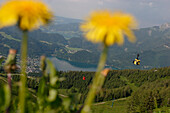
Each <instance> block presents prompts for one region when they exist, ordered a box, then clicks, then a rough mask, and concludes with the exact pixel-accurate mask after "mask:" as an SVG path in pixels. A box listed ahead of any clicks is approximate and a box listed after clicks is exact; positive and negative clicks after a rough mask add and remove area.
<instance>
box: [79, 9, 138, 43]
mask: <svg viewBox="0 0 170 113" xmlns="http://www.w3.org/2000/svg"><path fill="white" fill-rule="evenodd" d="M136 26H137V23H136V21H135V19H134V17H133V16H131V15H130V14H125V13H122V12H115V13H112V12H109V11H107V10H105V11H96V12H93V13H92V14H91V15H90V17H88V18H87V19H86V21H85V22H84V23H82V24H81V26H80V28H81V30H82V31H84V33H85V37H86V38H87V40H89V41H91V42H93V43H100V42H102V43H105V44H106V45H107V46H111V45H113V44H114V43H117V44H118V45H122V44H123V43H124V38H123V34H125V35H126V36H127V37H128V40H129V41H130V42H135V40H136V38H135V35H134V34H133V31H132V29H133V28H136Z"/></svg>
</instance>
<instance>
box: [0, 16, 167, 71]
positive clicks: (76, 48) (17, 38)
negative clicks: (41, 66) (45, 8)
mask: <svg viewBox="0 0 170 113" xmlns="http://www.w3.org/2000/svg"><path fill="white" fill-rule="evenodd" d="M62 19H63V18H61V20H60V21H63V23H64V24H58V23H57V22H56V24H53V25H52V27H51V26H50V27H48V28H46V29H48V30H49V32H47V31H46V32H44V29H45V28H43V29H42V28H41V29H39V30H35V31H33V32H31V33H29V54H30V55H33V56H34V55H42V54H46V55H48V56H57V57H60V58H64V59H67V60H70V61H77V62H85V63H92V64H97V62H98V59H99V57H100V53H101V50H102V48H101V46H100V45H99V44H98V45H96V44H92V43H91V42H88V41H87V40H86V39H85V38H83V36H82V33H81V32H80V30H79V22H80V21H81V20H75V21H73V20H70V21H68V22H67V19H66V18H64V19H63V20H62ZM65 21H66V22H65ZM70 22H77V23H70ZM61 23H62V22H61ZM51 30H56V31H57V32H58V33H57V32H51ZM59 31H60V33H59ZM61 31H62V32H61ZM134 32H135V35H136V37H137V42H136V43H134V44H132V43H129V42H128V41H127V38H125V44H124V45H123V46H121V47H119V46H117V45H114V46H112V47H110V48H109V55H108V60H107V64H108V65H110V66H114V67H116V68H120V69H124V68H139V69H148V68H153V67H164V66H169V65H170V24H163V25H161V26H154V27H149V28H141V29H137V30H135V31H134ZM77 33H78V34H77ZM63 34H64V35H63ZM69 34H70V35H69ZM65 35H68V36H67V37H66V36H65ZM21 36H22V34H21V32H20V31H19V30H17V29H16V27H9V28H4V29H1V30H0V53H1V54H7V53H8V52H7V51H8V49H9V48H16V49H17V50H18V51H19V50H20V42H21ZM66 38H67V39H66ZM137 53H139V54H140V57H139V58H140V59H141V65H139V66H134V65H133V64H132V61H133V60H134V59H135V58H136V55H137Z"/></svg>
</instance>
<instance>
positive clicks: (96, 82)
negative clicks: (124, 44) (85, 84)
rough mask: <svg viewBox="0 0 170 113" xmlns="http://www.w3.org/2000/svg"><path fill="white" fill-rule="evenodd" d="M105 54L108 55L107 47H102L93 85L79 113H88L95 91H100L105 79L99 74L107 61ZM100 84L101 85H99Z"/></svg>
mask: <svg viewBox="0 0 170 113" xmlns="http://www.w3.org/2000/svg"><path fill="white" fill-rule="evenodd" d="M107 53H108V46H106V45H104V49H103V51H102V54H101V56H100V60H99V64H98V67H97V71H96V73H95V76H94V78H93V83H92V86H91V88H90V91H89V93H88V95H87V99H86V100H85V104H84V107H83V109H82V111H81V113H89V112H90V106H91V104H92V102H93V100H94V98H95V95H96V93H97V90H98V89H100V86H102V85H103V83H104V79H105V77H104V76H103V75H102V74H101V71H102V70H103V69H104V65H105V62H106V59H107ZM100 82H101V83H102V84H101V83H100Z"/></svg>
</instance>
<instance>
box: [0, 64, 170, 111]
mask: <svg viewBox="0 0 170 113" xmlns="http://www.w3.org/2000/svg"><path fill="white" fill-rule="evenodd" d="M94 74H95V73H94V72H82V71H79V72H78V71H69V72H63V71H59V72H56V76H58V78H63V77H64V78H65V80H63V81H60V82H58V83H57V84H58V85H57V87H55V90H56V91H57V92H58V93H57V95H58V96H57V98H56V99H57V100H55V101H56V102H54V103H53V104H54V105H55V106H57V105H58V106H59V108H60V112H68V113H69V112H76V111H78V110H79V109H80V107H81V105H82V104H83V103H84V100H85V98H86V96H87V93H88V91H89V88H90V87H91V85H90V83H91V81H92V79H93V76H94ZM28 75H30V76H28V77H27V86H28V93H27V100H28V103H29V105H28V104H27V107H28V108H27V112H34V111H36V109H37V105H38V103H39V101H40V100H39V98H38V97H37V96H38V95H39V91H40V87H42V86H41V84H40V83H41V81H42V80H43V79H44V78H43V76H37V75H42V73H39V74H38V73H30V74H28ZM83 76H85V77H86V79H85V80H83ZM6 78H7V75H6V74H5V72H3V69H1V75H0V86H1V89H2V86H3V85H4V84H6V83H7V79H6ZM19 80H20V75H14V76H12V98H11V103H13V104H11V105H10V106H11V108H12V109H11V112H12V111H15V110H16V106H17V102H18V101H17V100H18V88H19V87H18V85H17V83H18V81H19ZM51 80H52V79H51ZM46 82H47V84H46V86H44V88H45V89H46V90H47V92H48V93H49V90H50V89H51V87H52V86H50V85H49V84H50V74H49V75H47V76H46ZM39 86H40V87H39ZM56 88H57V89H56ZM48 93H47V94H44V95H46V96H48V95H49V94H48ZM1 94H2V92H1ZM1 97H2V96H1ZM77 97H78V98H77ZM127 97H128V98H127ZM119 98H127V99H126V101H117V104H121V103H122V104H123V105H121V106H122V107H123V108H120V109H121V110H124V111H126V112H129V113H131V112H134V113H137V112H148V113H152V112H154V111H155V112H167V113H168V112H169V111H168V110H169V109H170V67H164V68H153V69H151V70H138V69H131V70H130V69H127V70H112V71H110V72H109V73H108V76H107V77H106V80H105V83H104V85H103V88H102V90H101V91H100V92H98V93H97V96H96V98H95V102H105V101H111V100H113V99H114V100H115V103H116V100H117V99H119ZM0 101H1V102H2V98H1V100H0ZM118 102H120V103H118ZM124 102H126V103H124ZM66 103H67V104H68V105H66V106H67V109H66V107H64V106H65V105H64V104H66ZM73 103H74V104H73ZM51 104H52V103H50V104H48V105H46V106H51ZM111 105H112V101H111V102H110V103H109V108H107V107H106V108H107V109H104V108H105V107H104V106H107V103H104V104H102V105H97V106H101V108H103V107H104V108H103V109H100V108H99V107H97V106H92V112H94V113H102V112H105V113H106V112H107V113H109V111H108V110H109V109H111V110H110V112H111V111H112V112H113V113H114V112H115V111H117V110H118V109H119V108H114V107H116V104H114V105H113V108H114V109H112V108H110V106H111ZM51 107H52V106H51ZM47 108H48V107H47ZM54 108H55V107H54ZM38 109H39V108H38ZM57 109H58V108H55V109H54V112H56V110H57ZM102 110H103V111H102ZM118 111H119V110H118ZM115 113H116V112H115Z"/></svg>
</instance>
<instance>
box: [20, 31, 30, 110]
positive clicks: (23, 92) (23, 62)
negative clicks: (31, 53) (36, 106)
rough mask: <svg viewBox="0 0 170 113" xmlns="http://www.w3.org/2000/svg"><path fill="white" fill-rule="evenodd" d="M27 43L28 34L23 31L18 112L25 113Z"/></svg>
mask: <svg viewBox="0 0 170 113" xmlns="http://www.w3.org/2000/svg"><path fill="white" fill-rule="evenodd" d="M27 42H28V32H27V31H23V38H22V44H21V80H20V91H19V106H20V107H19V111H20V113H25V97H26V79H27V78H26V69H27V45H28V44H27Z"/></svg>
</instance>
